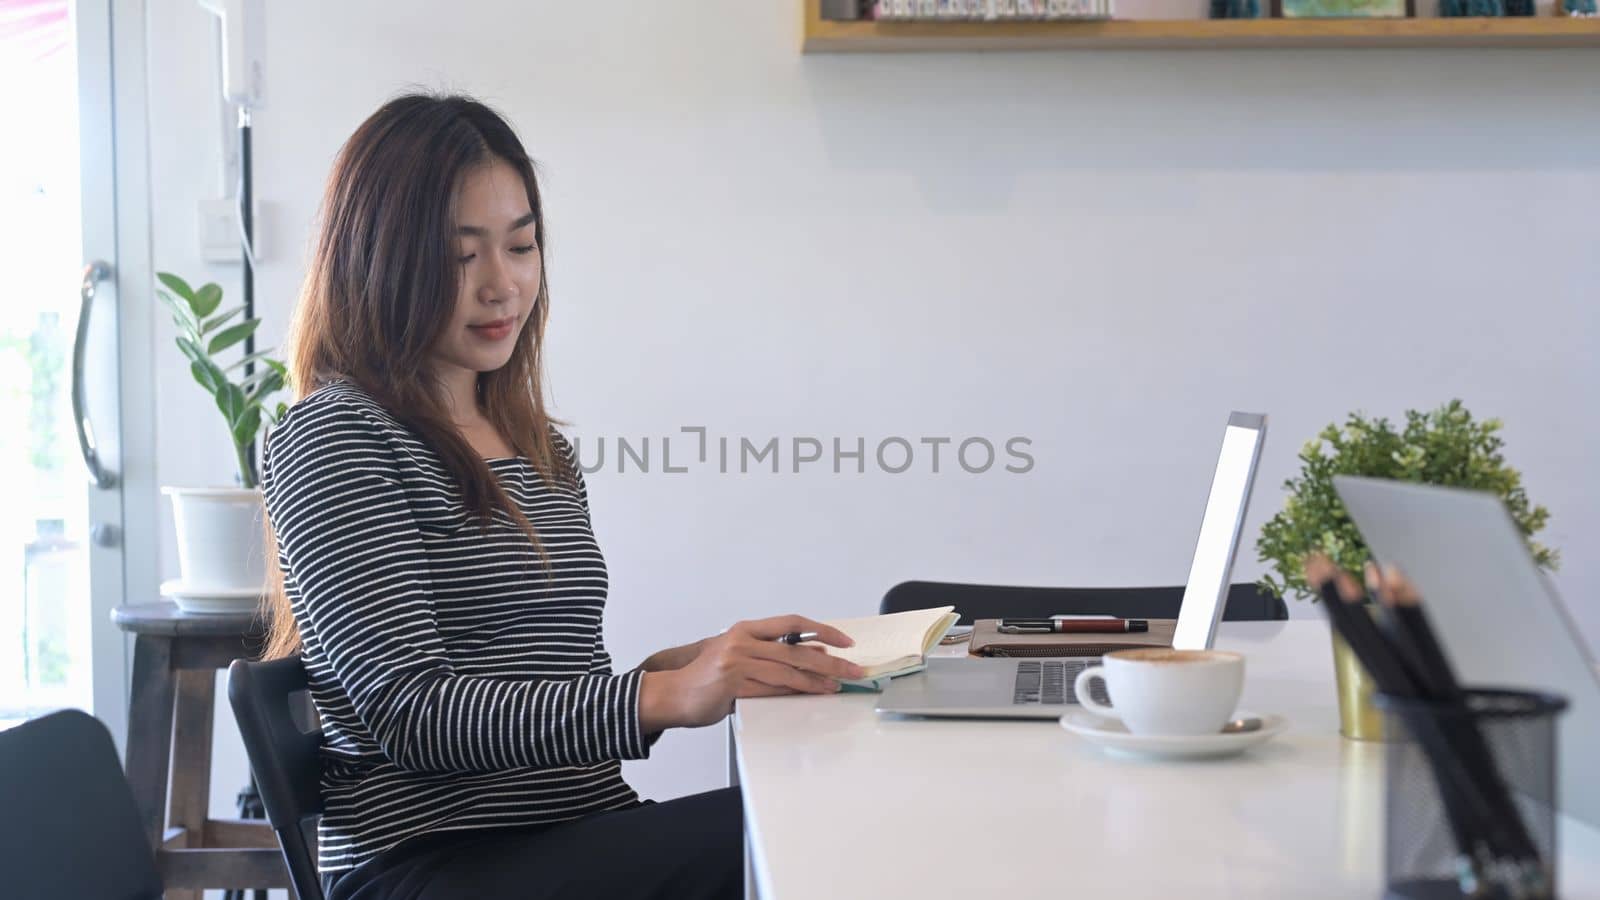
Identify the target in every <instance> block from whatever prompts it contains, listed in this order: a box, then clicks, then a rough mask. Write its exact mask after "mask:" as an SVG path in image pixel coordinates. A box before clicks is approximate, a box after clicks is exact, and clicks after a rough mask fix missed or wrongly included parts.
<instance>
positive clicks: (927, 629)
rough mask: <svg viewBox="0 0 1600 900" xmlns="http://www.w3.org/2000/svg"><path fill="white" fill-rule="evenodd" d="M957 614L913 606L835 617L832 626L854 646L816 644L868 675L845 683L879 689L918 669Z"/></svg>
mask: <svg viewBox="0 0 1600 900" xmlns="http://www.w3.org/2000/svg"><path fill="white" fill-rule="evenodd" d="M959 618H960V616H957V615H956V613H955V607H954V606H941V607H938V608H936V609H913V610H908V611H906V612H898V613H889V614H888V615H882V616H864V617H862V618H859V619H835V620H833V621H831V622H828V623H826V624H828V625H832V626H833V627H835V628H837V629H839V630H840V631H842V632H844V633H845V634H848V635H850V637H851V638H853V639H854V640H855V642H856V643H855V646H854V647H829V646H826V645H824V644H816V646H819V647H822V648H823V649H825V650H827V651H828V653H830V654H832V655H833V656H837V657H839V658H841V659H847V660H849V661H851V662H853V663H855V664H856V665H858V666H860V667H861V668H863V669H866V670H867V675H866V677H865V678H862V679H860V680H857V681H846V682H844V684H846V685H848V686H852V687H857V688H866V689H868V690H882V689H883V686H884V685H885V684H887V683H888V681H889V679H890V678H893V677H895V676H896V675H908V674H910V673H912V672H920V671H921V670H922V668H923V666H924V665H925V659H924V658H925V657H926V655H927V653H928V651H929V650H931V649H933V646H934V645H935V644H937V643H939V639H940V638H942V637H944V633H945V632H946V631H949V630H950V626H951V625H954V624H955V623H956V620H957V619H959Z"/></svg>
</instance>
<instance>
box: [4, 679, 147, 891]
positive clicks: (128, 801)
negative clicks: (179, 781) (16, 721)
mask: <svg viewBox="0 0 1600 900" xmlns="http://www.w3.org/2000/svg"><path fill="white" fill-rule="evenodd" d="M0 798H4V799H3V800H0V894H4V895H5V896H7V897H29V898H40V900H54V898H61V900H68V898H71V900H161V874H160V873H159V872H158V871H157V870H156V860H155V853H154V852H153V851H152V850H151V848H150V844H149V842H148V841H147V840H146V839H145V835H144V826H143V824H142V823H141V820H140V818H139V809H138V807H137V806H136V805H135V804H134V800H133V789H132V788H130V787H128V780H127V779H126V778H125V777H123V774H122V763H121V761H119V760H118V759H117V748H116V745H114V744H112V743H111V733H110V732H109V731H107V730H106V726H105V725H103V724H101V723H100V721H99V720H98V719H96V718H94V717H93V716H91V715H89V714H88V713H85V712H80V711H78V710H75V709H69V710H64V711H62V712H57V713H51V714H50V715H47V716H43V717H41V718H38V719H34V720H33V721H31V722H24V723H22V724H21V725H18V726H16V727H15V728H12V729H10V730H8V731H0Z"/></svg>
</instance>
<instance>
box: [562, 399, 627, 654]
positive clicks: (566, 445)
mask: <svg viewBox="0 0 1600 900" xmlns="http://www.w3.org/2000/svg"><path fill="white" fill-rule="evenodd" d="M550 437H551V439H552V441H553V442H554V444H555V449H556V455H557V456H558V457H559V458H560V459H561V461H562V463H563V464H564V465H565V466H567V470H568V471H569V472H570V473H571V474H572V488H573V492H574V493H576V494H577V496H578V505H579V506H582V507H583V516H584V518H586V519H588V520H589V530H590V531H593V530H594V517H593V515H592V514H591V513H590V512H589V486H588V484H586V483H585V482H584V480H583V468H582V467H581V466H579V465H578V451H577V448H576V447H574V446H573V444H572V442H571V441H569V440H567V437H566V435H564V434H562V433H561V432H559V431H556V430H555V428H554V427H552V428H551V429H550ZM589 671H590V672H591V673H592V674H595V675H610V674H611V672H612V660H611V654H610V653H609V652H607V651H606V641H605V627H604V625H602V626H600V627H598V628H596V629H595V642H594V659H593V660H592V661H591V662H590V664H589Z"/></svg>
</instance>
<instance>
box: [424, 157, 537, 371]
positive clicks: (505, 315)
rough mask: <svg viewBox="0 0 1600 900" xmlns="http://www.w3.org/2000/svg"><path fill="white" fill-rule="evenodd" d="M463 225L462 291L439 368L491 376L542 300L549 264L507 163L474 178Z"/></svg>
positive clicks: (440, 348)
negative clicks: (542, 281) (543, 259)
mask: <svg viewBox="0 0 1600 900" xmlns="http://www.w3.org/2000/svg"><path fill="white" fill-rule="evenodd" d="M456 222H457V224H458V228H457V230H456V235H455V248H456V260H457V263H456V264H457V265H458V266H460V267H461V269H460V272H461V274H460V279H459V282H460V287H459V288H458V290H457V292H456V299H455V308H454V311H453V312H452V313H451V316H450V324H449V326H447V327H446V329H445V332H444V334H443V335H441V336H440V337H439V340H438V342H437V343H436V344H435V345H434V349H433V364H434V367H435V370H436V371H437V372H439V373H440V374H444V373H445V372H446V371H447V370H450V369H455V370H469V371H472V372H492V371H494V370H495V369H498V368H500V367H501V366H503V365H505V364H506V361H507V360H509V359H510V358H511V351H512V350H513V349H514V348H515V347H516V344H517V338H518V336H519V335H520V334H521V333H522V328H523V326H524V325H525V324H526V323H527V321H528V317H529V315H530V314H531V313H532V312H533V303H534V300H535V299H536V298H537V297H538V296H539V279H540V271H541V266H542V263H541V260H540V250H539V245H538V243H537V242H536V241H535V240H534V221H533V204H532V203H531V202H529V199H528V191H527V188H526V187H525V186H524V185H523V183H522V176H520V175H518V174H517V170H516V169H513V168H512V167H511V166H510V164H508V163H506V162H505V161H504V160H500V159H495V160H493V161H492V162H490V163H488V164H487V165H483V166H479V167H477V168H475V169H473V170H472V171H470V172H469V173H467V175H466V177H465V179H464V180H463V181H462V184H461V190H460V193H459V195H458V196H457V197H456Z"/></svg>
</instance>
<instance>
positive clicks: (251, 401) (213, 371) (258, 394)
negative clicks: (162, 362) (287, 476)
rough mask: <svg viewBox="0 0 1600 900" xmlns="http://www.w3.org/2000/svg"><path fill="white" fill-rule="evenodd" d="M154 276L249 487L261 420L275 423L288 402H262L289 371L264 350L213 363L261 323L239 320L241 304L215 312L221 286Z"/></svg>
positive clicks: (192, 369)
mask: <svg viewBox="0 0 1600 900" xmlns="http://www.w3.org/2000/svg"><path fill="white" fill-rule="evenodd" d="M156 278H157V280H159V281H160V282H161V283H162V285H164V286H165V287H166V288H167V290H165V291H161V290H158V291H157V293H158V294H159V295H160V296H161V300H162V302H163V303H165V304H166V305H167V308H168V309H170V310H172V321H173V322H175V323H176V324H177V326H178V349H179V350H181V351H183V355H184V356H185V357H187V358H188V359H189V371H190V373H191V374H193V375H194V380H195V381H196V382H198V383H199V384H200V386H201V387H203V388H205V389H206V392H207V393H208V394H210V395H211V396H212V397H213V398H214V399H215V400H216V402H217V409H218V410H219V411H220V412H221V413H222V417H223V418H224V419H226V420H227V422H228V435H229V437H231V438H232V440H233V449H234V454H235V455H236V456H237V461H238V465H239V483H240V484H241V485H243V486H244V487H247V488H253V487H255V486H256V474H255V466H254V465H252V464H251V459H250V448H251V447H252V446H253V445H254V444H255V440H256V434H257V432H259V431H260V430H261V424H262V422H263V421H265V422H266V423H267V424H269V425H276V424H277V423H278V421H279V420H280V419H282V418H283V416H284V414H285V413H287V412H288V404H285V403H279V404H277V405H276V406H268V405H267V400H268V399H269V398H270V397H271V396H272V395H273V394H275V393H277V392H278V391H280V390H282V389H283V387H284V385H285V384H287V383H288V380H289V370H288V369H287V368H285V367H284V365H283V363H281V362H279V361H278V360H275V359H273V358H272V357H271V356H269V355H268V354H270V353H271V352H272V351H270V350H263V351H261V352H259V353H251V354H249V355H241V356H240V357H239V358H238V359H236V360H234V361H233V362H231V363H228V364H227V365H223V364H222V363H221V362H218V360H217V355H218V354H220V353H224V352H226V351H228V350H231V349H232V348H233V347H235V346H237V345H239V344H242V343H243V342H244V340H245V338H248V337H249V336H250V335H252V334H254V333H255V330H256V329H257V328H259V327H260V326H261V320H260V319H244V318H242V316H243V314H244V307H243V306H236V307H234V308H233V309H230V310H228V311H226V312H222V313H219V312H217V307H219V306H221V305H222V288H221V287H220V286H218V285H216V284H203V285H201V286H200V287H198V288H191V287H190V286H189V283H188V282H186V281H184V280H183V279H182V278H179V277H178V276H176V275H174V274H172V273H171V272H160V273H157V275H156ZM235 319H239V321H236V322H235V321H234V320H235ZM230 323H231V324H230ZM251 363H257V364H258V365H259V367H258V368H256V369H255V371H253V372H251V373H250V374H248V375H243V377H241V378H240V379H239V380H238V381H234V380H233V376H232V375H231V374H230V373H232V372H235V371H240V372H241V374H242V371H243V370H244V369H245V367H246V366H248V365H249V364H251Z"/></svg>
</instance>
